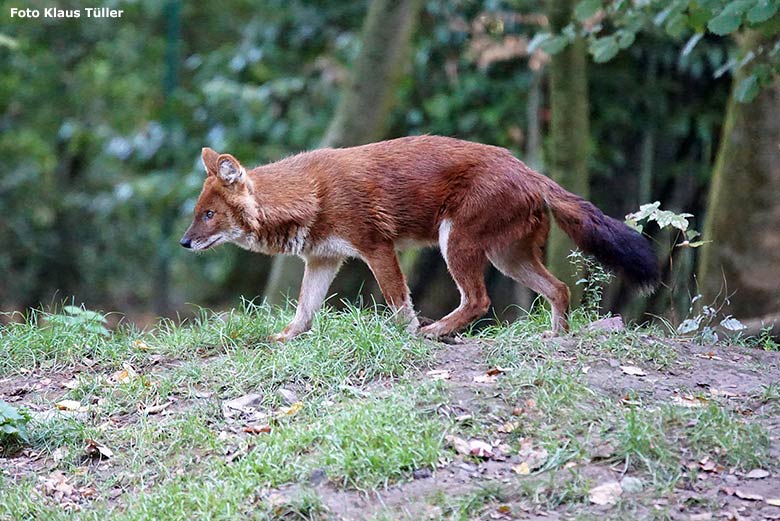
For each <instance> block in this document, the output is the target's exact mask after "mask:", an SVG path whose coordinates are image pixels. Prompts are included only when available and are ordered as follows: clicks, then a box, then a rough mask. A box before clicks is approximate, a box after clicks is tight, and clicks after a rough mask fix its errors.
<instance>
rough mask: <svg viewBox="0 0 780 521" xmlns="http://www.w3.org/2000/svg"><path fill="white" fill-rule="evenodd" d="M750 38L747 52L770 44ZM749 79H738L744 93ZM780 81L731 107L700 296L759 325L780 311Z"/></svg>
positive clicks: (754, 35) (710, 201)
mask: <svg viewBox="0 0 780 521" xmlns="http://www.w3.org/2000/svg"><path fill="white" fill-rule="evenodd" d="M768 43H770V42H769V39H768V38H764V37H762V36H761V35H760V34H759V33H757V32H749V33H747V34H745V35H744V36H743V38H741V39H740V46H741V47H742V48H743V49H744V50H745V51H750V50H751V49H755V48H756V47H758V46H760V45H763V44H768ZM743 77H744V73H738V74H737V75H736V77H735V78H734V86H737V85H739V82H740V81H741V80H742V79H743ZM778 114H780V81H779V80H777V79H776V80H775V81H774V83H773V84H772V85H771V86H769V87H767V88H765V89H764V90H763V91H762V92H761V93H760V94H759V95H758V97H756V98H755V99H754V100H753V101H752V102H750V103H740V102H738V101H736V100H735V99H734V96H733V93H732V97H731V98H730V100H729V104H728V109H727V112H726V120H725V122H724V125H723V134H722V136H721V141H720V148H719V150H718V157H717V160H716V163H715V170H714V172H713V179H712V185H711V187H710V193H709V199H708V202H707V209H708V214H707V219H706V222H705V226H704V239H706V240H709V241H712V242H709V243H707V244H705V245H704V246H702V250H701V258H700V262H699V270H698V272H699V273H698V283H699V290H700V291H701V293H702V295H703V296H704V302H705V303H707V304H710V303H711V302H712V301H713V300H715V299H716V298H718V295H720V298H724V297H727V296H729V295H731V294H732V293H733V296H731V298H730V300H731V306H730V307H728V308H726V312H728V313H732V314H734V315H736V316H738V317H756V316H761V315H765V314H768V313H772V312H777V309H778V308H780V235H778V233H777V230H780V201H778V194H780V149H778V143H780V117H778Z"/></svg>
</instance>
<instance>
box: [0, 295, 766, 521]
mask: <svg viewBox="0 0 780 521" xmlns="http://www.w3.org/2000/svg"><path fill="white" fill-rule="evenodd" d="M53 314H54V315H57V314H58V312H54V313H53ZM51 315H52V313H51V312H43V311H36V312H34V313H31V314H30V315H29V316H28V317H27V320H26V321H24V322H21V323H14V324H9V325H6V326H2V327H0V341H1V342H0V382H2V380H3V378H5V379H13V378H18V379H19V380H20V381H24V382H28V383H29V382H32V384H35V382H37V381H39V380H40V379H41V378H44V377H47V378H49V379H50V380H53V381H52V383H51V384H49V386H48V387H47V388H46V392H42V393H38V394H36V393H30V394H29V395H25V398H24V403H23V404H22V405H23V406H26V407H27V408H28V409H30V410H31V411H33V413H34V414H33V420H32V422H31V425H30V433H31V436H32V440H31V450H32V451H34V452H35V453H36V454H37V455H38V456H37V457H38V458H40V459H41V461H45V465H44V466H43V467H36V468H37V469H38V470H37V471H34V470H29V471H26V472H18V473H17V472H15V471H14V472H11V471H10V470H8V469H12V468H14V467H13V466H12V465H11V463H13V461H12V460H10V459H6V460H3V459H0V469H6V471H5V472H0V488H1V489H2V495H1V496H0V519H32V518H35V519H70V518H72V517H74V516H75V517H78V518H82V519H96V520H97V519H105V518H111V519H114V518H116V519H128V520H130V519H132V520H135V519H193V518H198V519H201V518H202V519H235V518H248V519H328V518H331V517H332V512H330V511H329V509H328V506H327V503H328V498H327V494H328V493H334V494H337V493H338V494H346V496H344V497H351V498H353V500H357V499H355V498H361V497H363V498H366V497H368V498H371V497H375V496H374V494H375V493H376V491H380V490H385V489H388V488H390V489H391V490H392V489H395V488H396V487H403V486H404V484H405V483H407V482H410V481H412V480H413V473H414V471H416V470H419V469H427V470H429V471H431V472H432V473H433V474H434V484H436V483H438V480H439V479H440V478H442V477H445V476H447V475H448V472H450V471H451V469H453V468H456V466H455V467H454V465H456V464H457V463H458V462H460V461H464V462H466V463H469V464H470V465H481V464H482V463H483V462H482V460H480V459H479V458H476V457H471V456H465V457H464V456H460V455H458V454H456V453H455V452H454V451H453V450H452V449H451V448H448V447H447V446H446V443H445V441H444V439H445V435H446V434H455V435H457V436H461V437H463V438H465V439H474V438H476V439H480V440H485V441H488V442H495V443H494V445H495V444H497V443H500V444H502V446H504V447H508V449H507V450H508V451H509V452H508V454H509V459H508V460H507V461H505V462H494V464H495V465H499V467H501V466H502V465H503V467H501V468H503V469H504V470H505V471H506V473H505V474H504V477H503V478H502V479H496V480H495V481H490V480H485V479H481V478H480V479H478V480H475V481H474V482H473V483H465V484H462V485H461V490H460V491H459V492H458V493H456V494H455V493H452V492H451V491H450V490H449V488H448V487H449V485H444V484H441V485H440V487H439V488H438V489H436V490H438V492H437V491H436V490H434V491H433V492H431V493H430V494H428V495H425V494H423V495H422V496H420V497H418V498H416V499H415V501H418V502H421V503H422V505H418V507H419V508H418V510H420V511H423V512H426V514H425V515H426V517H430V518H432V519H464V520H466V519H469V520H470V519H489V518H490V516H491V515H493V516H494V517H495V516H498V515H503V514H506V513H507V512H512V515H521V514H522V512H525V510H524V509H525V508H532V509H533V510H539V509H542V510H555V511H557V512H559V513H565V514H566V515H567V516H570V517H574V518H578V517H583V516H584V518H587V517H588V512H590V513H592V511H590V510H588V508H589V507H590V504H589V501H588V492H589V490H590V489H591V488H592V487H593V486H595V485H597V484H598V482H596V481H593V478H592V471H593V470H594V469H601V470H602V471H604V469H608V472H611V473H614V472H616V471H617V470H616V469H620V472H627V473H629V475H632V476H639V477H641V479H642V480H643V481H644V482H645V483H647V490H646V492H643V494H642V495H641V496H637V497H635V498H632V497H623V498H622V499H621V501H620V503H619V504H618V505H616V506H615V507H614V510H613V511H612V514H614V515H615V516H617V517H620V516H621V515H622V516H624V517H626V518H630V517H632V516H636V515H639V514H638V512H641V511H642V510H641V509H642V508H643V507H647V506H648V505H650V504H651V502H652V501H653V500H654V498H655V499H657V498H668V497H669V496H670V494H673V492H674V490H675V487H676V486H677V484H678V483H679V482H680V480H682V479H695V476H694V474H695V471H693V470H690V465H689V464H691V462H693V463H695V462H697V461H700V460H702V459H703V458H705V457H707V458H709V459H710V460H712V461H715V462H718V463H720V464H722V465H726V466H728V467H729V468H735V469H738V470H741V471H745V470H749V469H751V468H757V467H762V468H763V467H765V466H766V465H767V464H768V463H767V459H768V456H767V455H768V454H769V453H770V451H769V447H770V445H771V443H772V440H771V439H770V437H769V435H768V432H767V430H766V429H765V428H764V427H763V426H762V425H761V424H760V422H759V421H757V420H758V415H756V417H752V416H745V415H744V414H741V413H740V410H739V409H737V408H735V404H733V403H731V402H728V401H727V400H726V399H723V400H721V401H718V400H717V399H716V398H708V399H707V400H703V401H702V403H703V404H704V406H702V407H693V408H686V407H681V406H680V405H679V404H675V403H672V402H670V401H668V400H667V401H659V400H657V399H654V398H653V393H652V392H650V391H648V390H647V389H639V388H637V390H635V391H633V390H629V391H628V393H627V394H625V395H622V394H621V395H616V394H614V393H612V392H610V391H609V390H608V389H605V387H604V386H601V387H599V386H594V385H593V383H592V382H591V380H589V375H588V368H589V367H590V366H593V365H596V364H604V363H605V361H617V362H618V363H620V364H629V363H630V364H641V365H642V366H643V367H645V368H647V369H651V370H655V371H660V372H663V371H666V370H668V369H670V368H671V369H674V370H675V371H679V369H680V367H685V363H689V362H685V361H684V360H681V359H680V353H681V350H680V349H678V348H677V347H676V344H675V343H674V341H673V339H665V338H660V337H659V335H658V332H657V331H655V330H652V329H647V328H636V327H633V326H629V327H627V328H626V329H625V330H623V331H618V332H615V333H611V334H606V333H604V332H599V331H590V330H588V328H587V324H588V321H589V319H590V318H592V317H590V315H586V314H582V313H580V314H578V313H575V314H574V316H573V317H572V331H573V334H572V335H570V336H567V337H564V338H562V339H558V340H554V341H545V340H543V338H542V336H541V333H542V332H543V331H544V330H546V329H547V327H548V324H549V314H548V312H546V311H545V310H544V308H542V307H537V308H536V310H535V311H534V312H533V313H531V314H530V315H528V316H527V317H526V318H525V319H523V320H519V321H517V322H515V323H513V324H498V323H496V324H489V325H486V326H485V327H482V328H481V329H479V330H478V331H477V330H475V331H473V332H472V333H471V334H470V335H468V336H467V338H471V339H472V340H473V341H475V342H478V343H479V344H480V348H479V355H478V356H479V357H480V359H479V360H473V361H471V362H472V363H476V364H480V365H479V366H480V367H495V366H499V367H501V368H503V369H505V370H506V371H505V372H504V373H503V374H501V375H500V377H499V378H498V380H497V382H496V383H495V384H494V385H473V384H471V382H470V378H467V379H466V380H467V382H466V383H464V382H463V381H458V382H456V381H454V380H453V381H433V380H432V379H431V378H428V377H427V376H425V372H426V370H427V369H428V368H431V367H436V364H437V362H436V354H437V351H438V350H439V349H443V347H442V346H441V345H439V344H436V343H433V342H427V341H422V340H420V339H418V338H415V337H413V336H410V335H409V334H408V333H406V332H405V331H404V330H403V328H401V327H397V326H395V325H394V324H393V323H392V321H391V320H390V319H389V316H388V314H387V313H384V312H382V311H381V310H377V309H360V308H356V307H354V306H347V307H346V308H345V309H343V310H340V311H336V310H333V309H325V310H323V312H322V313H321V314H320V315H319V316H318V318H317V321H316V323H315V326H314V328H313V330H312V331H311V332H309V333H307V334H305V335H303V336H301V337H300V338H298V339H296V340H294V341H292V342H289V343H286V344H283V345H280V344H271V343H269V342H267V340H266V338H267V336H268V335H269V334H270V333H272V332H275V331H278V330H280V329H281V328H282V327H283V325H284V323H285V322H286V320H288V319H289V318H290V315H291V310H290V309H285V310H274V309H270V308H268V307H267V306H265V305H263V304H259V303H254V302H248V301H246V302H243V303H242V305H241V306H240V307H239V308H238V309H236V310H234V311H231V312H225V313H213V312H209V311H206V310H201V312H200V313H199V315H198V316H197V317H196V318H194V319H192V320H189V321H186V322H184V323H182V324H177V323H175V322H173V321H167V320H164V321H161V322H160V323H159V324H157V325H156V326H155V327H154V328H152V329H150V330H148V331H139V330H136V329H134V328H132V327H130V326H127V325H120V326H119V327H118V328H117V329H116V330H115V331H114V332H112V333H111V334H109V335H105V334H103V333H102V332H101V331H100V330H99V329H94V328H85V327H84V324H79V323H71V322H68V321H67V320H65V321H63V320H51ZM93 329H94V330H93ZM761 347H762V348H763V344H762V346H761ZM450 349H458V347H457V346H455V347H451V348H450ZM85 361H87V362H88V363H85ZM469 367H470V366H468V365H467V367H466V368H464V370H465V369H468V368H469ZM449 369H450V371H451V372H453V373H458V372H459V371H461V369H462V368H461V367H459V366H458V365H456V364H453V365H451V366H450V367H449ZM60 373H62V374H63V375H67V376H59V375H60ZM591 374H592V373H591ZM58 378H59V379H58ZM71 379H72V380H71ZM63 383H66V384H67V386H66V387H63V386H62V384H63ZM25 385H27V384H25ZM607 387H608V386H607ZM692 387H695V385H692ZM282 389H284V390H285V392H286V393H287V394H289V392H292V393H293V394H294V395H295V400H298V401H300V402H301V404H302V407H301V408H300V410H297V409H296V410H295V411H294V413H293V414H288V412H289V410H288V409H285V407H286V406H287V405H289V397H286V395H284V396H283V394H282V392H281V390H282ZM249 393H254V394H256V395H258V396H259V398H258V399H257V400H256V401H255V402H254V403H253V407H254V408H255V409H256V411H257V416H256V417H255V419H247V418H240V417H239V418H230V417H226V416H225V413H224V411H223V409H222V405H223V403H224V401H227V400H232V399H235V398H238V397H241V396H244V395H246V394H249ZM464 393H465V394H464ZM779 397H780V391H778V386H777V384H776V383H772V382H770V383H767V384H766V385H764V386H763V387H761V388H758V389H756V390H755V391H754V392H753V393H752V394H751V395H750V396H749V397H748V398H749V399H750V400H752V401H753V402H752V403H756V404H758V406H760V407H766V408H767V409H766V411H765V412H764V413H763V414H765V415H767V414H769V415H771V410H774V408H776V405H777V403H778V402H780V398H779ZM62 399H69V400H75V401H77V402H79V403H80V404H81V405H82V406H83V407H85V408H86V412H81V413H68V412H56V411H53V403H54V402H55V401H59V400H62ZM165 404H167V405H166V408H165V409H163V410H161V411H158V412H157V413H156V414H149V413H147V412H145V411H148V410H149V408H154V407H157V406H160V405H165ZM15 405H17V406H19V405H20V404H19V403H16V404H15ZM458 407H460V408H461V409H464V411H465V412H467V413H468V414H469V416H470V419H468V420H466V421H462V420H458V421H453V419H454V418H455V416H456V415H457V414H460V413H456V414H455V415H454V414H440V411H442V410H452V409H453V408H456V409H457V408H458ZM770 409H771V410H770ZM461 412H463V411H461ZM248 425H267V428H266V430H268V431H269V432H263V433H261V434H251V433H247V432H245V431H244V428H245V427H247V426H248ZM506 425H511V426H512V428H511V429H508V430H507V429H506ZM89 440H94V442H96V443H99V444H101V445H104V446H105V447H108V448H110V449H111V450H112V451H113V456H112V457H111V458H109V459H107V460H97V459H94V458H90V457H88V456H87V455H86V454H85V452H84V446H85V445H87V444H88V443H92V442H90V441H89ZM529 444H530V446H532V447H533V448H534V450H540V451H541V450H544V451H546V453H547V457H546V458H545V459H544V462H543V464H542V465H541V466H540V467H538V468H534V469H533V470H532V472H531V473H530V475H523V476H519V475H517V473H515V472H514V471H512V470H511V469H512V467H513V466H514V465H516V464H517V461H518V459H517V458H519V457H520V456H519V454H521V453H522V450H523V447H528V446H529ZM604 447H607V449H605V448H604ZM513 458H514V459H513ZM4 463H8V464H9V465H4ZM52 472H61V473H63V475H64V476H65V477H66V479H67V484H68V486H72V487H74V490H76V492H75V493H74V494H73V497H74V498H75V499H73V501H72V502H71V503H68V502H67V501H65V502H64V504H61V502H60V501H59V500H58V499H57V498H56V496H53V495H52V494H47V493H44V492H42V488H41V487H42V483H44V482H45V480H47V479H51V476H52ZM315 476H319V479H324V480H326V481H327V483H329V485H328V487H327V489H323V488H322V487H314V486H312V485H310V481H311V480H312V479H313V477H315ZM328 491H330V492H328ZM350 494H351V495H350ZM330 501H331V504H332V501H333V500H332V499H331V500H330ZM500 509H503V510H500ZM507 509H508V510H507ZM404 512H406V510H405V507H403V508H400V510H399V508H397V507H389V506H388V507H386V508H381V507H377V508H376V509H374V510H373V511H372V512H365V516H366V517H371V516H374V517H373V518H374V519H398V518H403V515H405V516H406V518H408V519H415V518H416V517H415V516H416V515H417V514H415V513H406V514H404ZM410 512H415V511H414V510H412V511H410ZM429 514H430V515H429ZM656 514H657V515H658V516H660V517H663V515H664V513H663V512H662V511H657V512H656Z"/></svg>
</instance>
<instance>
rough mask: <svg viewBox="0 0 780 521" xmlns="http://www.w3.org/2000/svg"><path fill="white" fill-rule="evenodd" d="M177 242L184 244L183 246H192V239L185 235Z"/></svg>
mask: <svg viewBox="0 0 780 521" xmlns="http://www.w3.org/2000/svg"><path fill="white" fill-rule="evenodd" d="M179 244H181V245H182V246H184V247H185V248H192V241H191V240H189V239H188V238H187V237H182V238H181V240H180V241H179Z"/></svg>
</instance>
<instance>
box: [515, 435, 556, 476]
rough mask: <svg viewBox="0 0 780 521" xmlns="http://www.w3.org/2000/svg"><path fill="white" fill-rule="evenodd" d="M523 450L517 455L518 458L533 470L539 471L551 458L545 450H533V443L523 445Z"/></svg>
mask: <svg viewBox="0 0 780 521" xmlns="http://www.w3.org/2000/svg"><path fill="white" fill-rule="evenodd" d="M521 446H522V448H521V449H520V452H518V453H517V455H518V457H519V458H520V459H521V460H523V462H525V463H526V464H527V465H528V467H529V468H530V469H531V470H537V469H539V468H541V467H542V466H543V465H544V464H545V463H547V459H548V458H549V457H550V453H548V452H547V450H546V449H544V448H539V449H536V448H533V446H532V445H531V442H526V443H523V444H521Z"/></svg>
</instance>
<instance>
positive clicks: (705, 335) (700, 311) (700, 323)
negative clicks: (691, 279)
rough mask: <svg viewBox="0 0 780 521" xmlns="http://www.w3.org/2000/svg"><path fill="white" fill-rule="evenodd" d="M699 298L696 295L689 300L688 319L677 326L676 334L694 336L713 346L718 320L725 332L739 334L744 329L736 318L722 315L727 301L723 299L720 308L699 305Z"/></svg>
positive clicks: (715, 339) (716, 336) (699, 296)
mask: <svg viewBox="0 0 780 521" xmlns="http://www.w3.org/2000/svg"><path fill="white" fill-rule="evenodd" d="M701 298H702V297H701V295H696V296H695V297H693V298H692V299H691V305H690V307H689V308H688V318H686V319H685V320H683V321H682V322H681V323H680V325H679V326H677V334H679V335H694V336H695V337H698V339H699V340H701V341H702V342H704V343H708V344H714V343H715V342H717V341H718V333H716V332H715V322H717V321H718V319H719V318H720V327H722V328H723V329H725V330H727V331H732V332H739V331H742V330H743V329H745V325H744V324H743V323H742V322H740V321H739V320H737V319H736V318H734V317H732V316H731V315H723V313H722V309H723V308H724V307H725V306H726V305H727V304H728V299H725V300H724V301H723V302H722V303H721V305H720V306H718V307H715V306H709V305H702V304H700V302H701Z"/></svg>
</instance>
